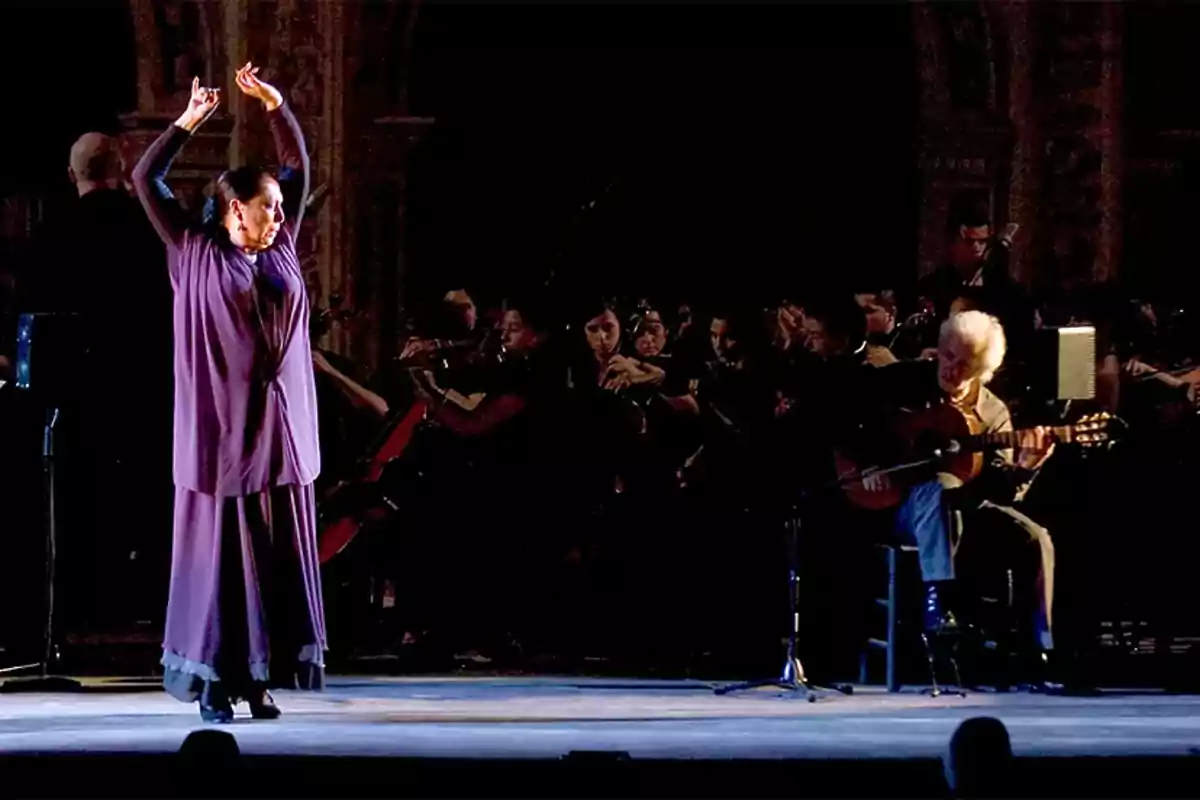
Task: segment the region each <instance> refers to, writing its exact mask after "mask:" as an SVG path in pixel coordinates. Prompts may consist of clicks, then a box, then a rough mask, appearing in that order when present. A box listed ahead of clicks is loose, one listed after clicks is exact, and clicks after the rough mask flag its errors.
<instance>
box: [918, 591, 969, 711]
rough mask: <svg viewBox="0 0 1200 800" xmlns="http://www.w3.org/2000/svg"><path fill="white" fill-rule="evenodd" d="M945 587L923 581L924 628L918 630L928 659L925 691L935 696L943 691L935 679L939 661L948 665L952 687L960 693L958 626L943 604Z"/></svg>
mask: <svg viewBox="0 0 1200 800" xmlns="http://www.w3.org/2000/svg"><path fill="white" fill-rule="evenodd" d="M947 586H948V584H946V583H944V582H930V583H926V584H925V605H924V614H923V617H924V626H923V627H924V630H923V631H922V633H921V641H922V642H924V644H925V656H926V658H927V659H928V661H929V681H930V688H929V690H928V692H929V693H930V694H931V695H933V696H934V697H937V696H939V695H940V694H942V689H941V686H939V685H938V680H937V673H938V666H939V664H942V663H945V664H947V665H949V666H950V668H951V674H952V675H953V681H954V684H953V685H954V689H955V691H956V692H957V693H958V694H962V678H961V677H960V676H959V671H958V660H957V649H958V640H959V636H958V634H959V628H958V621H957V620H956V619H955V618H954V615H953V614H952V613H951V612H950V611H949V609H948V608H946V606H945V589H946V588H947Z"/></svg>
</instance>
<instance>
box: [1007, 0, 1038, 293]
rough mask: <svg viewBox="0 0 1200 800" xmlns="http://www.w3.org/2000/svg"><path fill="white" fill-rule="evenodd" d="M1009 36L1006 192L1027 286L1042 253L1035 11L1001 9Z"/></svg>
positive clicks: (1020, 5) (1019, 269)
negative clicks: (1010, 141)
mask: <svg viewBox="0 0 1200 800" xmlns="http://www.w3.org/2000/svg"><path fill="white" fill-rule="evenodd" d="M997 10H998V13H999V15H1000V16H1001V17H1002V18H1003V20H1004V22H1005V26H1006V28H1007V31H1008V36H1007V39H1008V64H1009V70H1008V97H1007V98H1006V99H1005V102H1006V105H1007V108H1008V117H1009V119H1010V120H1012V126H1013V150H1012V158H1011V162H1010V163H1011V172H1010V177H1009V186H1008V221H1009V222H1014V223H1016V224H1017V225H1020V226H1021V227H1020V230H1019V232H1018V234H1017V236H1016V237H1015V238H1014V240H1013V243H1012V251H1011V252H1012V258H1011V259H1010V262H1009V263H1010V267H1011V269H1012V275H1013V277H1014V278H1015V279H1016V280H1017V281H1019V282H1020V283H1022V284H1025V285H1028V284H1029V283H1030V281H1031V280H1032V277H1033V271H1034V268H1035V267H1034V260H1035V254H1036V253H1039V252H1041V251H1042V249H1043V245H1042V243H1043V241H1044V236H1043V233H1042V225H1041V222H1042V220H1041V218H1040V216H1039V214H1038V205H1039V200H1040V186H1041V180H1040V173H1041V164H1042V159H1041V155H1042V152H1043V151H1044V149H1045V144H1044V142H1043V141H1042V138H1041V130H1040V127H1039V125H1038V120H1037V114H1036V110H1035V108H1034V72H1035V66H1034V64H1035V58H1034V56H1035V51H1034V45H1035V41H1034V28H1033V20H1032V19H1031V15H1032V8H1031V7H1030V4H1029V3H1026V2H1023V0H1011V2H1006V3H1004V4H1003V5H1000V6H997Z"/></svg>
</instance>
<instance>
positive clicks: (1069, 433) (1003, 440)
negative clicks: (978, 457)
mask: <svg viewBox="0 0 1200 800" xmlns="http://www.w3.org/2000/svg"><path fill="white" fill-rule="evenodd" d="M1075 428H1076V426H1074V425H1058V426H1055V427H1052V428H1050V436H1051V438H1053V439H1055V440H1056V441H1059V442H1063V443H1064V444H1069V443H1070V442H1071V441H1072V440H1073V439H1074V438H1075ZM1030 430H1032V429H1031V428H1022V429H1021V430H1016V431H1003V432H1000V433H980V434H976V435H975V436H972V437H971V438H970V439H969V440H968V441H967V442H964V443H963V446H964V447H967V448H968V449H973V450H983V449H987V448H992V447H998V448H1000V449H1006V448H1010V447H1016V446H1017V445H1018V444H1020V441H1021V435H1022V434H1024V433H1028V432H1029V431H1030Z"/></svg>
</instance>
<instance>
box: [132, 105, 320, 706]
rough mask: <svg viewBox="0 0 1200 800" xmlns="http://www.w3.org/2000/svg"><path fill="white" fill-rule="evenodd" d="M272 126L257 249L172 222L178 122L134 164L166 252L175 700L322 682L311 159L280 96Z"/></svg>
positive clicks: (167, 658)
mask: <svg viewBox="0 0 1200 800" xmlns="http://www.w3.org/2000/svg"><path fill="white" fill-rule="evenodd" d="M268 119H269V122H270V126H271V132H272V134H273V135H274V137H275V145H276V148H277V149H278V152H279V160H280V163H281V164H282V166H283V169H282V170H281V172H280V175H279V183H280V188H281V190H282V192H283V195H284V206H283V210H284V215H285V222H284V225H283V228H282V230H281V231H280V233H279V234H278V236H277V238H276V240H275V243H274V244H273V245H272V246H271V247H270V248H268V249H267V250H264V251H262V252H260V253H258V254H256V255H248V254H246V253H244V252H242V251H241V250H239V249H238V248H236V247H234V246H233V244H232V243H231V242H230V240H229V237H228V234H227V233H226V232H225V230H224V229H223V228H221V227H220V226H219V224H211V225H207V226H203V227H196V226H189V225H187V224H186V223H185V222H184V221H183V217H182V212H181V210H180V208H179V206H178V204H177V203H176V202H175V200H174V198H173V196H172V195H171V192H170V190H169V189H168V188H167V186H166V183H165V181H164V179H165V177H166V175H167V172H168V171H169V170H170V167H171V162H172V160H173V159H174V157H175V155H176V154H177V153H178V152H179V150H180V148H181V147H182V146H183V145H184V143H185V142H186V141H187V139H188V137H189V135H190V134H189V133H188V132H187V131H185V130H183V129H182V128H179V127H177V126H174V125H172V126H171V127H170V128H168V129H167V131H166V132H164V133H163V134H162V136H160V137H159V138H158V139H157V140H156V141H155V142H154V143H153V144H152V145H151V146H150V147H149V148H148V149H147V150H146V152H145V154H144V155H143V156H142V158H141V161H139V162H138V165H137V167H136V169H135V170H134V172H133V183H134V186H135V188H136V190H137V194H138V197H139V198H140V200H141V202H142V205H143V206H144V207H145V209H146V213H147V214H148V215H149V217H150V221H151V222H152V223H153V224H154V228H155V230H157V232H158V234H159V236H160V237H161V238H162V240H163V241H164V242H165V243H166V245H167V251H168V256H169V270H170V278H171V285H172V288H173V289H174V295H175V301H174V303H175V307H174V319H175V324H174V328H175V344H174V351H175V356H174V360H175V457H174V477H175V522H174V540H173V552H172V561H171V590H170V597H169V600H168V604H167V621H166V632H165V637H164V642H163V658H162V664H163V667H164V669H165V673H164V679H163V682H164V685H165V687H166V689H167V691H168V692H170V693H171V694H172V695H173V696H175V697H177V698H179V699H180V700H184V701H186V702H191V701H194V700H196V699H198V698H201V697H203V696H205V695H206V693H208V692H211V691H213V690H220V691H221V692H223V693H225V694H227V695H228V696H230V697H231V698H233V699H237V698H241V697H248V696H251V693H252V692H255V691H258V690H260V689H261V688H262V687H261V684H263V683H267V684H269V685H272V686H296V685H299V686H300V687H301V688H313V689H317V688H320V687H321V685H322V681H323V670H324V662H323V657H324V652H325V650H326V639H325V617H324V610H323V607H322V600H321V577H320V567H319V562H318V559H317V544H316V511H315V501H314V495H313V480H314V479H315V478H316V477H317V474H318V473H319V471H320V454H319V450H318V445H317V400H316V388H315V381H314V375H313V366H312V353H311V345H310V342H309V334H308V323H309V306H308V297H307V293H306V290H305V284H304V279H303V277H302V276H301V274H300V266H299V262H298V260H297V258H296V244H295V234H296V231H297V230H298V229H299V225H300V220H301V217H302V213H303V208H304V200H305V197H306V195H307V189H308V157H307V155H306V154H305V151H304V142H303V136H302V134H301V131H300V126H299V125H298V124H297V122H296V119H295V117H294V116H293V115H292V113H291V111H290V110H289V109H288V108H287V106H286V105H284V106H280V108H278V109H276V110H275V111H273V112H270V113H269V114H268ZM256 684H257V688H256Z"/></svg>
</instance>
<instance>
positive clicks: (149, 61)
mask: <svg viewBox="0 0 1200 800" xmlns="http://www.w3.org/2000/svg"><path fill="white" fill-rule="evenodd" d="M227 5H228V4H227V3H224V2H222V1H221V0H130V12H131V15H132V17H133V23H134V30H135V39H136V41H137V65H138V107H137V109H136V110H134V111H132V112H131V113H129V114H125V115H124V116H122V118H121V121H122V123H123V126H124V128H125V139H126V148H127V152H128V153H129V155H130V156H132V157H133V158H136V157H138V156H140V155H141V153H142V152H143V151H144V150H145V148H146V147H147V146H148V145H149V144H150V142H152V141H153V140H154V138H155V137H157V136H158V135H159V134H160V133H162V132H163V131H164V130H166V128H167V126H168V125H170V124H171V123H172V122H173V121H175V119H177V118H178V117H179V115H180V114H181V113H182V112H183V110H184V109H185V108H187V103H188V99H189V97H190V96H191V84H192V77H193V76H198V77H199V78H200V81H201V83H203V84H207V85H209V86H213V85H219V86H223V85H224V82H223V81H222V80H221V76H222V75H224V74H225V73H226V72H228V63H227V59H226V57H225V51H224V42H225V39H224V36H223V31H224V21H223V20H224V16H223V15H224V12H225V10H226V6H227ZM227 97H228V95H227ZM223 106H224V104H223ZM233 128H234V119H233V117H232V116H230V114H229V111H228V108H227V106H224V107H223V108H222V109H220V110H218V112H217V113H216V114H214V115H213V117H212V118H211V119H209V121H208V122H206V123H205V124H204V126H203V127H202V128H201V129H200V131H199V132H198V133H197V134H196V135H195V136H194V137H193V138H192V141H191V142H189V143H188V146H187V147H186V148H184V150H183V152H182V153H180V155H179V158H178V159H176V161H175V165H174V169H173V170H172V173H171V182H172V188H173V189H174V190H175V191H176V194H177V195H178V196H179V198H180V200H181V202H183V204H184V205H185V206H187V207H189V208H199V206H200V204H201V203H202V198H201V197H200V194H201V192H202V191H203V189H204V187H205V185H206V184H207V183H208V182H209V181H211V180H212V178H213V176H214V175H216V174H218V173H220V172H221V171H222V170H224V169H226V168H227V167H228V164H229V143H230V138H231V136H230V134H231V132H232V131H233Z"/></svg>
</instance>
